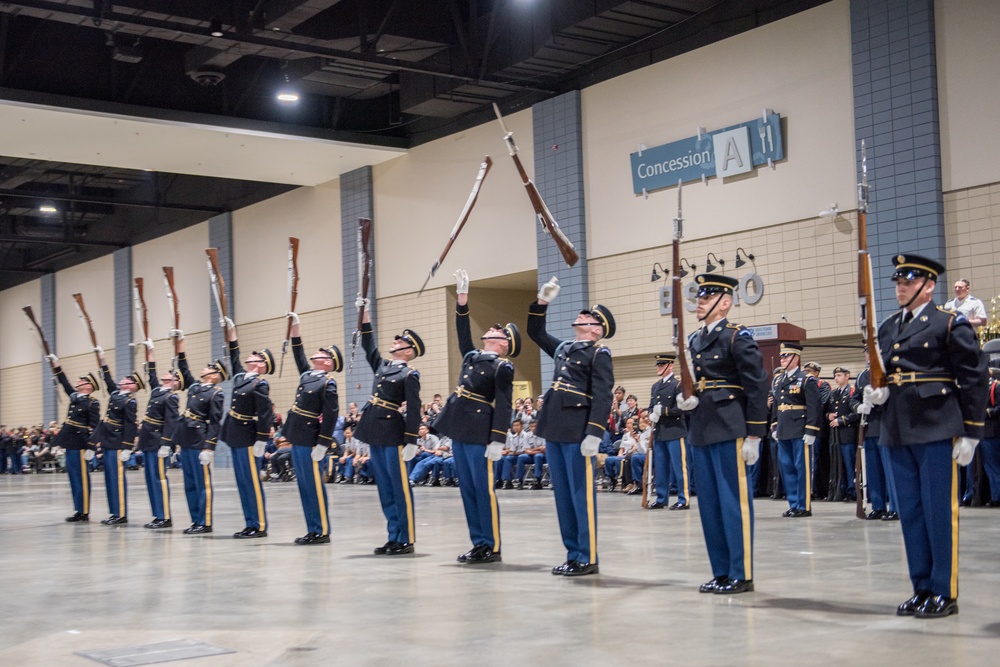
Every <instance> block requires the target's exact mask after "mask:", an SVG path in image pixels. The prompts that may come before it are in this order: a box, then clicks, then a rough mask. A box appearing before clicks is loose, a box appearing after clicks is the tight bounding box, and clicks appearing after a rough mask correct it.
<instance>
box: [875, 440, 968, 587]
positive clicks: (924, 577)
mask: <svg viewBox="0 0 1000 667" xmlns="http://www.w3.org/2000/svg"><path fill="white" fill-rule="evenodd" d="M887 449H888V450H889V460H890V461H891V462H892V476H893V481H894V482H895V484H896V496H897V497H898V499H899V507H898V508H897V511H898V512H899V522H900V524H901V526H902V528H903V544H904V545H905V546H906V562H907V564H908V565H909V567H910V581H911V582H913V591H914V592H917V591H924V592H928V593H931V594H933V595H943V596H945V597H948V598H957V597H958V464H956V463H955V461H954V460H953V459H952V458H951V450H952V441H951V440H941V441H938V442H928V443H924V444H920V445H905V446H893V447H887Z"/></svg>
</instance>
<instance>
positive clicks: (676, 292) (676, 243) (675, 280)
mask: <svg viewBox="0 0 1000 667" xmlns="http://www.w3.org/2000/svg"><path fill="white" fill-rule="evenodd" d="M681 187H682V183H681V181H680V180H679V179H678V181H677V217H676V218H674V235H673V240H672V242H671V248H672V249H673V253H674V257H673V264H672V265H671V267H670V268H671V270H672V272H673V276H672V277H671V289H670V316H671V319H672V320H673V325H674V338H673V342H674V349H675V350H677V362H678V363H679V364H680V367H681V394H682V395H683V396H684V398H690V397H691V396H694V394H695V387H694V367H693V366H692V364H691V356H690V355H689V354H688V350H687V339H686V338H685V337H684V296H683V294H682V293H681V292H682V290H683V285H681V238H683V237H684V217H683V216H682V214H681Z"/></svg>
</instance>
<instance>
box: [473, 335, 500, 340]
mask: <svg viewBox="0 0 1000 667" xmlns="http://www.w3.org/2000/svg"><path fill="white" fill-rule="evenodd" d="M479 340H507V337H506V336H483V337H481V338H480V339H479Z"/></svg>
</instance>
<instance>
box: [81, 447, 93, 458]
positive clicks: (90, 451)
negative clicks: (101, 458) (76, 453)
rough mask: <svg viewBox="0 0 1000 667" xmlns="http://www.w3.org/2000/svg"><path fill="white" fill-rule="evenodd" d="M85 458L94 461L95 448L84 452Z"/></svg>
mask: <svg viewBox="0 0 1000 667" xmlns="http://www.w3.org/2000/svg"><path fill="white" fill-rule="evenodd" d="M83 458H84V459H86V460H87V461H93V460H94V450H93V449H88V450H87V451H85V452H84V453H83Z"/></svg>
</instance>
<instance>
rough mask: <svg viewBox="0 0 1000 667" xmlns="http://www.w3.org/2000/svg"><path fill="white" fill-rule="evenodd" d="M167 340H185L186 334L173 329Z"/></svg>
mask: <svg viewBox="0 0 1000 667" xmlns="http://www.w3.org/2000/svg"><path fill="white" fill-rule="evenodd" d="M167 338H176V339H177V340H184V332H183V331H181V330H180V329H171V330H170V333H168V334H167Z"/></svg>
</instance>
